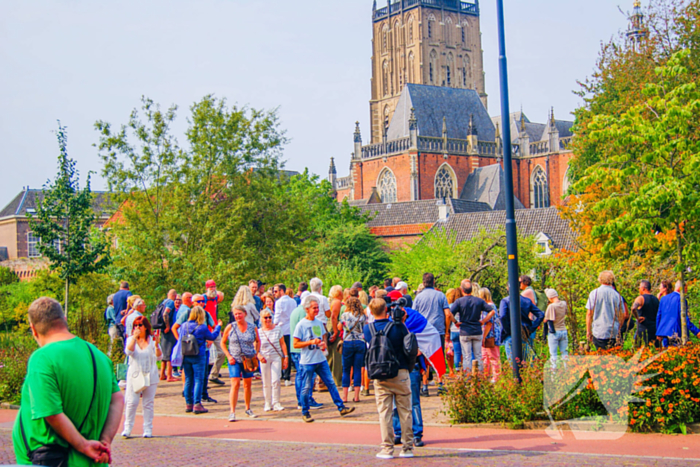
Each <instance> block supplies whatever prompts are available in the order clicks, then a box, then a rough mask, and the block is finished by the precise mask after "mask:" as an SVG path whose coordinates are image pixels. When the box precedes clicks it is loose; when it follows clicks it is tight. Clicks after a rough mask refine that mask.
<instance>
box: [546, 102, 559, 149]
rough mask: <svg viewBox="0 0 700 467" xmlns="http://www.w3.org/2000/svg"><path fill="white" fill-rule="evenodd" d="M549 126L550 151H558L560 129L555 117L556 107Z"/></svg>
mask: <svg viewBox="0 0 700 467" xmlns="http://www.w3.org/2000/svg"><path fill="white" fill-rule="evenodd" d="M548 127H549V128H548V130H547V132H548V134H549V152H552V153H557V152H559V129H558V128H557V121H556V120H555V119H554V107H552V113H551V115H550V117H549V125H548Z"/></svg>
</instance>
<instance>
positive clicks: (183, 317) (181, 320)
mask: <svg viewBox="0 0 700 467" xmlns="http://www.w3.org/2000/svg"><path fill="white" fill-rule="evenodd" d="M183 309H184V310H183ZM190 311H192V309H191V308H190V307H188V306H187V305H180V309H179V310H177V321H175V323H176V324H179V325H180V326H182V325H183V324H185V323H186V322H187V321H189V319H190ZM204 314H205V315H206V318H207V326H211V327H212V328H213V327H214V326H216V323H215V322H214V318H212V317H211V315H210V314H209V313H207V312H204Z"/></svg>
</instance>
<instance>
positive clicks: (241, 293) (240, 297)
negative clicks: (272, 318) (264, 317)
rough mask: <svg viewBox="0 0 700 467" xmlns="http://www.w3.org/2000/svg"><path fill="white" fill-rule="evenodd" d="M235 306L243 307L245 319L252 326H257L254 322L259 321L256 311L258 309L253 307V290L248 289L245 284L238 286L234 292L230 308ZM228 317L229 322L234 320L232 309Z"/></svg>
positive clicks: (258, 314)
mask: <svg viewBox="0 0 700 467" xmlns="http://www.w3.org/2000/svg"><path fill="white" fill-rule="evenodd" d="M237 306H242V307H243V308H245V311H246V315H245V320H246V321H248V322H249V323H250V324H252V325H253V326H256V327H257V325H256V323H259V322H260V313H258V309H257V308H256V307H255V298H253V292H251V291H250V288H249V287H248V286H247V285H242V286H241V287H239V288H238V292H236V296H235V297H233V303H231V309H232V310H233V309H234V308H235V307H237ZM228 317H229V324H231V323H233V322H234V321H235V319H234V316H233V311H232V312H230V313H229V314H228Z"/></svg>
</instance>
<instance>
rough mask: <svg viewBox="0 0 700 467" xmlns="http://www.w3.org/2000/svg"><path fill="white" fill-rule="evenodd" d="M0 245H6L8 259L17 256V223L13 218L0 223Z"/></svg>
mask: <svg viewBox="0 0 700 467" xmlns="http://www.w3.org/2000/svg"><path fill="white" fill-rule="evenodd" d="M0 246H4V247H7V255H8V257H9V259H15V258H17V224H16V223H15V221H14V220H7V221H4V222H3V223H2V224H0Z"/></svg>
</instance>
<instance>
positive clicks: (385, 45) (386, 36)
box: [382, 24, 389, 53]
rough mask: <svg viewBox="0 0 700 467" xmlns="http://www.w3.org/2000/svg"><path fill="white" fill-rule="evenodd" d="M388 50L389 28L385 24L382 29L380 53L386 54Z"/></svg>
mask: <svg viewBox="0 0 700 467" xmlns="http://www.w3.org/2000/svg"><path fill="white" fill-rule="evenodd" d="M388 48H389V26H387V25H386V24H385V25H384V28H383V29H382V53H386V51H387V49H388Z"/></svg>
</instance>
